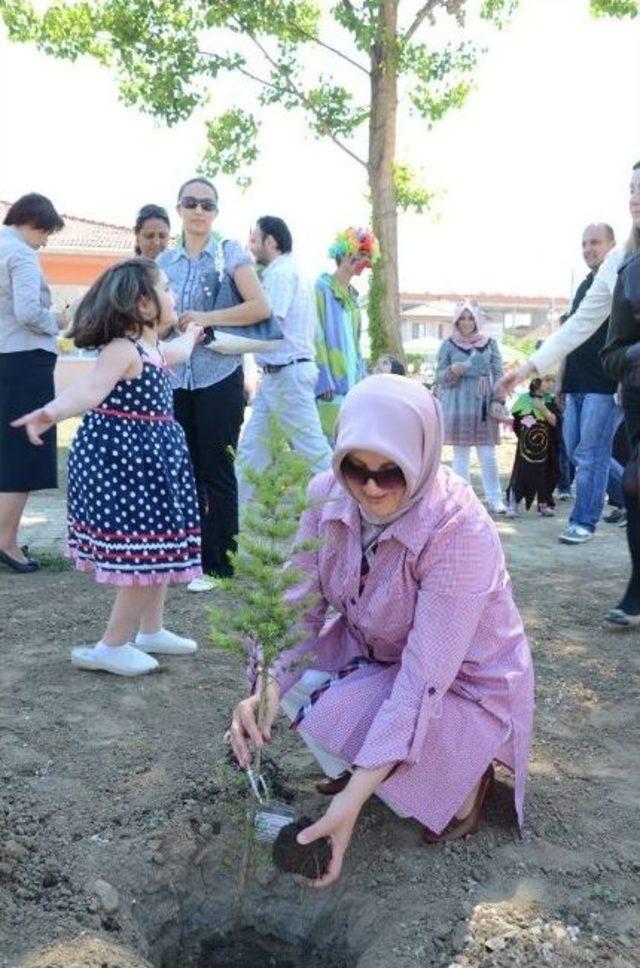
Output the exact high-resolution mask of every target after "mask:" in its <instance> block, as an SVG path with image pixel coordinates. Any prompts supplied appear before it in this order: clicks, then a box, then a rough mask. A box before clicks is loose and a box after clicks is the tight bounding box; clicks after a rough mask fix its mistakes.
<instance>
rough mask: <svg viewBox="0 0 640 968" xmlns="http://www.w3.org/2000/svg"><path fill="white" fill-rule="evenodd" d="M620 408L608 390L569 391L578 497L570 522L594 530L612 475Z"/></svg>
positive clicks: (570, 448) (569, 435) (568, 427)
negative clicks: (611, 467)
mask: <svg viewBox="0 0 640 968" xmlns="http://www.w3.org/2000/svg"><path fill="white" fill-rule="evenodd" d="M620 420H621V413H620V408H619V407H618V406H616V404H615V402H614V399H613V396H609V395H608V394H606V393H568V394H567V405H566V409H565V412H564V442H565V445H566V448H567V454H568V456H569V460H570V461H571V462H572V463H573V464H575V468H576V477H575V489H576V500H575V504H574V506H573V509H572V511H571V516H570V518H569V522H570V523H571V524H577V525H580V527H582V528H586V529H587V531H591V533H593V532H594V531H595V530H596V525H597V523H598V521H599V520H600V515H601V514H602V508H603V507H604V498H605V494H606V491H607V480H608V477H609V463H610V461H611V448H612V446H613V435H614V434H615V431H616V428H617V426H618V424H619V423H620Z"/></svg>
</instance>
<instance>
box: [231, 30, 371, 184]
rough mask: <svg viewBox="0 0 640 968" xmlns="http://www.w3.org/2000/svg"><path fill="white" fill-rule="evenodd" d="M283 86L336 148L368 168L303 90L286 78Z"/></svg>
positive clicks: (273, 63)
mask: <svg viewBox="0 0 640 968" xmlns="http://www.w3.org/2000/svg"><path fill="white" fill-rule="evenodd" d="M246 36H248V37H249V39H250V40H251V41H252V42H253V43H254V44H255V46H256V47H257V48H258V50H259V51H260V53H261V54H262V56H263V57H264V58H265V59H266V60H267V61H268V63H269V64H271V66H272V67H273V68H274V69H275V70H278V63H277V61H275V60H274V59H273V57H272V56H271V54H270V53H269V51H268V50H267V49H266V48H265V47H264V46H263V45H262V44H261V43H260V41H259V40H258V38H257V37H254V35H253V34H250V33H247V34H246ZM270 86H271V87H277V85H275V84H271V85H270ZM285 86H286V89H287V90H288V91H289V93H290V94H292V95H293V96H294V97H295V98H297V100H298V101H299V102H300V104H301V105H302V106H303V107H304V108H306V110H307V111H309V112H310V114H313V116H314V117H315V118H317V120H318V121H319V122H320V124H321V127H322V131H323V134H324V135H325V137H327V138H329V139H330V140H331V141H333V143H334V144H335V145H336V146H337V147H338V148H340V149H341V151H344V152H345V154H347V155H349V157H350V158H352V159H353V160H354V161H356V162H357V163H358V164H359V165H362V167H363V168H364V169H365V171H367V170H368V165H367V163H366V161H365V160H364V159H363V158H361V157H360V156H359V155H357V154H356V153H355V151H352V150H351V148H349V147H348V146H347V145H346V144H345V143H344V142H343V141H341V140H340V138H338V136H337V135H336V134H334V133H333V131H332V130H331V128H330V127H329V126H328V125H327V123H326V122H325V121H324V120H323V119H322V117H321V116H320V114H319V113H318V111H317V110H316V109H315V108H314V106H313V105H312V104H311V103H310V102H309V100H308V99H307V97H306V96H305V94H304V91H301V90H299V88H297V87H296V86H295V85H294V84H292V82H291V80H287V81H286V85H285Z"/></svg>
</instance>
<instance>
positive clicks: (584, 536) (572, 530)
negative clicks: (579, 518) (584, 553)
mask: <svg viewBox="0 0 640 968" xmlns="http://www.w3.org/2000/svg"><path fill="white" fill-rule="evenodd" d="M592 538H593V533H592V532H591V531H588V530H587V528H583V527H582V526H581V525H579V524H570V525H569V527H568V528H565V530H564V531H563V532H562V534H561V535H559V536H558V541H560V542H562V544H584V543H585V541H591V539H592Z"/></svg>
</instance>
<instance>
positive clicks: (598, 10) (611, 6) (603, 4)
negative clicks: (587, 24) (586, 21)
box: [589, 0, 640, 18]
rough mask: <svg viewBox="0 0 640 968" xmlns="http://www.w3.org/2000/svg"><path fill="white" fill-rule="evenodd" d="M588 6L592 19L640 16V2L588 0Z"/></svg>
mask: <svg viewBox="0 0 640 968" xmlns="http://www.w3.org/2000/svg"><path fill="white" fill-rule="evenodd" d="M589 6H590V8H591V13H592V14H593V16H594V17H620V18H622V17H637V16H638V15H639V14H640V0H590V2H589Z"/></svg>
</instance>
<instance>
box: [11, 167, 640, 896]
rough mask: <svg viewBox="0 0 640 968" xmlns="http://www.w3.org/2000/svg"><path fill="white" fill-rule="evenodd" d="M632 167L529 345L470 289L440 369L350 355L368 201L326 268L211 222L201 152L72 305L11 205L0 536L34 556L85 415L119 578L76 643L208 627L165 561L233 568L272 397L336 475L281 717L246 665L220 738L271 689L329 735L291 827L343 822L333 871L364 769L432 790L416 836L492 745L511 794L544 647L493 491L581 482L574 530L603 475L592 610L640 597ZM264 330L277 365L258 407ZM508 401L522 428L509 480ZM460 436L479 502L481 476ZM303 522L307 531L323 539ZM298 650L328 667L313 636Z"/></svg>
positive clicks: (325, 480)
mask: <svg viewBox="0 0 640 968" xmlns="http://www.w3.org/2000/svg"><path fill="white" fill-rule="evenodd" d="M630 197H631V202H630V210H631V216H632V233H631V237H630V239H629V240H628V242H627V243H626V244H625V245H622V246H616V244H615V237H614V233H613V230H612V229H611V227H610V226H609V225H607V224H603V223H596V224H591V225H589V226H587V228H586V229H585V231H584V234H583V238H582V250H583V255H584V259H585V262H586V264H587V268H588V270H589V271H588V274H587V276H586V278H585V279H584V280H583V282H582V283H581V284H580V286H579V287H578V289H577V291H576V293H575V296H574V299H573V302H572V305H571V309H570V312H569V313H568V314H567V316H566V318H565V319H564V320H563V325H562V327H561V328H560V329H559V330H558V331H557V332H556V333H555V334H553V335H552V336H551V337H550V338H549V339H547V340H546V341H545V342H544V343H543V344H542V345H541V346H539V347H538V349H536V351H535V353H534V354H533V356H532V357H531V359H530V360H528V361H527V362H526V363H524V364H522V365H520V366H519V367H517V368H516V369H515V370H512V371H511V372H509V373H506V372H505V368H504V366H503V361H502V358H501V351H500V346H499V343H498V342H497V341H496V340H495V339H493V338H491V337H490V336H489V335H488V334H487V332H486V329H485V316H484V313H483V311H482V308H481V307H480V306H478V305H476V304H475V303H474V302H472V301H464V302H462V303H460V304H459V305H458V306H456V308H455V311H454V313H453V317H452V320H451V331H450V334H449V335H447V336H446V337H445V338H444V339H443V341H442V344H441V347H440V350H439V353H438V358H437V362H436V365H435V386H434V388H433V392H431V391H430V390H429V389H427V388H426V387H424V386H421V385H420V381H419V379H408V378H407V376H406V375H405V367H404V364H403V362H402V361H401V360H399V359H396V358H394V357H392V356H388V355H383V356H380V357H379V358H378V359H377V360H376V361H373V364H368V363H367V361H365V359H364V358H363V355H362V347H361V335H362V313H361V297H360V294H359V293H358V291H357V290H356V288H355V287H354V285H353V282H354V279H357V277H358V276H360V275H361V274H362V273H363V272H364V271H365V270H367V269H371V268H373V267H374V266H375V263H376V261H377V260H378V258H379V257H380V252H379V246H378V242H377V240H376V238H375V236H374V234H373V232H372V231H371V230H370V229H368V228H354V227H349V228H346V229H344V230H342V231H340V232H339V233H338V234H337V235H336V237H335V238H334V239H333V241H332V242H331V244H330V246H329V248H328V255H329V257H330V258H331V259H332V261H333V271H331V272H328V271H327V272H323V273H322V274H320V276H319V277H318V278H317V279H316V280H315V283H314V282H313V281H312V280H310V279H309V278H308V277H307V276H306V274H305V273H304V272H303V271H302V269H301V268H300V266H299V265H298V264H297V262H296V260H295V257H294V240H293V237H292V233H291V230H290V228H289V226H288V225H287V224H286V223H285V221H284V220H283V219H282V218H280V217H278V216H273V215H263V216H260V217H258V218H257V219H256V221H255V224H254V226H253V228H252V230H251V233H250V237H249V240H248V243H247V245H244V244H243V243H241V242H240V241H238V240H235V239H233V238H230V237H224V236H222V235H220V234H219V233H217V232H215V231H214V229H213V225H214V222H215V220H216V218H217V215H218V210H219V197H218V192H217V190H216V187H215V186H214V185H213V184H212V183H211V182H210V181H209V180H208V179H206V178H203V177H200V176H197V177H193V178H190V179H188V180H187V181H186V182H185V183H184V184H183V185H181V186H180V188H179V190H178V192H177V215H178V219H179V221H180V230H179V234H178V236H177V238H175V239H174V240H173V241H172V240H171V220H170V217H169V214H168V213H167V211H166V210H165V209H163V208H162V207H160V206H158V205H152V204H149V205H145V206H143V207H142V208H141V209H140V211H139V213H138V216H137V218H136V220H135V226H134V232H133V236H134V238H133V241H132V249H133V250H134V255H133V257H132V258H131V259H128V260H125V261H123V262H121V263H118V264H115V265H114V266H112V267H111V268H110V269H109V270H108V271H107V272H106V273H104V274H103V275H102V276H101V277H100V278H99V279H98V280H96V281H95V283H94V284H93V285H92V286H91V287H90V289H89V290H88V292H87V293H86V294H85V295H84V296H83V298H82V300H81V301H80V303H79V305H78V306H77V307H76V308H75V310H74V312H73V313H72V314H70V313H69V312H67V311H66V310H64V311H62V312H58V311H56V310H55V309H54V308H53V307H52V298H51V293H50V290H49V287H48V286H47V284H46V281H45V280H44V278H43V276H42V273H41V270H40V267H39V264H38V261H37V257H36V252H37V250H38V249H39V248H40V247H42V246H43V245H46V242H47V240H48V238H49V237H50V235H51V234H52V233H54V232H57V231H60V230H61V229H62V228H63V226H64V221H63V218H62V217H61V216H60V215H59V214H58V213H57V211H56V210H55V208H54V206H53V204H52V203H51V202H50V201H49V200H48V199H47V198H45V197H44V196H42V195H37V194H30V195H26V196H23V197H22V198H20V199H19V200H18V201H17V202H16V203H15V204H14V205H13V206H11V208H10V209H9V211H8V213H7V215H6V217H5V224H4V227H3V228H2V229H1V230H0V563H2V564H3V565H4V566H5V567H7V568H9V569H11V570H12V571H13V572H15V573H16V574H23V575H24V574H31V573H34V572H36V571H38V570H39V563H38V562H37V560H35V559H34V558H33V557H32V556H31V555H30V552H29V549H28V548H27V547H26V546H21V545H20V543H19V538H18V531H19V525H20V519H21V515H22V513H23V511H24V508H25V505H26V502H27V500H28V497H29V494H30V493H31V492H33V491H36V490H39V489H46V488H52V487H55V486H56V484H57V479H56V438H55V428H56V424H57V423H59V422H60V421H61V420H64V419H66V418H68V417H70V416H74V415H78V416H82V421H81V423H80V427H79V429H78V432H77V434H76V436H75V438H74V442H73V444H72V446H71V449H70V452H69V466H68V481H69V483H68V537H69V542H68V549H69V554H70V555H71V557H72V558H73V559H74V560H75V563H76V566H77V568H78V569H80V570H84V571H91V572H92V573H93V574H94V576H95V578H96V580H97V581H98V582H100V583H103V584H106V585H111V586H114V588H115V600H114V603H113V606H112V609H111V614H110V616H109V619H108V621H107V623H106V626H105V628H104V631H103V634H102V636H101V638H100V640H99V642H97V643H96V644H95V645H94V646H91V647H77V648H75V649H73V650H72V654H71V658H72V662H73V664H74V665H75V666H76V667H78V668H80V669H84V670H90V671H106V672H110V673H114V674H117V675H122V676H137V675H142V674H146V673H148V672H150V671H153V670H154V669H155V668H156V667H157V665H158V662H157V660H156V659H155V658H154V655H160V656H162V655H173V656H188V655H193V653H194V652H195V651H196V649H197V643H196V642H195V641H194V640H193V639H191V638H189V637H187V636H183V635H181V634H177V633H174V632H171V631H169V630H167V629H166V628H165V627H164V604H165V598H166V593H167V587H168V585H170V584H176V583H183V584H185V585H186V587H187V588H188V589H189V590H190V591H194V592H208V591H212V590H214V589H215V588H216V587H217V581H218V579H219V578H224V577H227V578H229V577H232V575H233V557H232V553H233V551H234V550H235V548H236V540H237V535H238V532H239V529H240V528H241V527H242V517H243V508H245V507H246V506H247V503H248V502H250V501H251V500H252V483H251V480H250V475H249V474H248V470H249V469H253V470H256V471H259V470H261V469H262V468H264V467H265V466H266V465H267V463H268V461H269V449H268V440H267V438H268V433H269V423H270V420H271V418H272V417H273V416H275V417H277V418H278V420H279V421H280V424H281V426H282V427H283V428H284V430H285V432H286V434H287V436H288V438H289V442H290V445H291V447H292V448H294V449H295V450H297V451H299V452H300V453H301V454H302V455H303V456H304V457H305V458H306V460H307V461H308V464H309V470H310V474H312V475H314V476H313V479H312V483H311V486H310V495H311V497H312V498H314V499H315V498H320V499H321V500H318V501H315V500H314V501H312V503H311V505H310V507H309V509H308V510H307V511H306V512H305V513H304V515H303V518H302V520H301V522H300V533H299V539H300V540H301V541H302V544H301V545H300V547H301V548H302V551H301V552H300V553H299V554H300V555H301V559H300V561H299V562H298V563H299V564H300V566H301V571H302V573H303V574H305V575H306V578H305V581H304V582H303V585H302V587H301V588H300V589H299V590H298V592H297V594H299V595H301V596H302V597H303V598H304V600H305V601H306V600H307V599H306V597H305V596H308V595H309V594H311V593H313V596H314V604H312V605H311V606H310V607H309V611H308V613H307V615H306V617H305V620H304V623H303V626H304V630H305V632H304V636H303V637H302V638H301V641H300V643H299V644H298V645H297V646H296V647H294V649H293V650H291V654H290V655H289V654H283V656H281V658H280V660H279V662H278V665H277V668H275V667H274V669H272V670H268V673H269V675H270V677H271V684H270V693H269V707H268V717H269V721H268V723H267V725H266V727H265V725H264V724H263V725H262V731H261V730H259V729H258V726H257V722H256V719H255V714H256V708H257V706H256V702H257V698H256V694H255V692H253V693H252V694H251V695H250V696H248V697H247V698H246V699H244V700H242V701H241V702H240V703H239V704H238V705H237V707H236V708H235V710H234V712H233V716H232V721H231V729H230V739H231V743H232V745H233V749H234V751H235V754H236V757H237V759H238V762H239V763H240V764H241V765H244V766H246V765H248V764H249V763H250V762H251V755H252V754H251V750H252V747H256V746H263V745H264V744H265V743H266V742H268V740H269V736H270V725H271V722H272V721H273V719H274V718H275V715H276V713H277V710H278V708H279V707H280V708H282V710H283V711H284V712H285V713H286V714H287V716H289V718H290V719H291V720H292V723H293V726H294V727H295V728H297V729H299V730H300V733H301V735H302V736H303V738H304V740H305V742H306V743H307V744H308V746H309V748H310V749H311V750H312V752H313V753H314V755H315V756H316V758H317V760H318V762H319V763H320V765H321V766H322V768H323V770H324V771H325V773H326V774H327V779H326V780H324V781H323V782H322V783H320V784H318V789H319V790H320V792H322V793H326V794H330V795H332V796H333V798H334V799H333V801H332V804H331V806H330V808H329V810H328V811H327V812H326V814H325V815H324V817H323V818H321V820H319V821H318V822H317V823H316V824H314V825H312V827H310V828H308V829H307V830H305V831H302V833H301V834H299V842H300V843H310V842H311V841H313V840H315V839H317V838H319V837H323V836H328V837H329V838H330V841H331V845H332V861H331V865H330V867H329V870H328V872H327V873H326V874H325V875H324V877H323V878H322V879H321V880H320V881H318V882H317V883H318V884H319V885H320V886H324V884H327V883H331V882H332V881H333V880H335V879H336V877H337V876H338V875H339V873H340V869H341V866H342V859H343V856H344V852H345V851H346V849H347V846H348V843H349V840H350V837H351V833H352V830H353V827H354V824H355V822H356V819H357V817H358V815H359V812H360V810H361V808H362V805H363V804H364V802H365V801H366V799H367V798H368V797H369V796H371V795H372V793H374V792H375V793H377V794H378V795H379V796H380V797H381V798H382V799H383V800H385V802H386V803H387V804H388V805H389V806H390V807H391V808H392V809H393V810H395V811H396V812H397V813H398V814H399V815H400V816H413V817H415V818H416V819H418V820H419V821H420V822H421V823H422V824H423V825H424V827H425V834H424V839H425V841H426V842H427V843H430V844H433V843H441V842H443V841H446V840H455V839H458V838H459V837H463V836H466V835H467V834H469V833H473V832H474V831H475V829H477V826H478V823H479V821H480V816H481V812H482V809H483V805H484V803H485V800H486V798H487V797H488V796H489V795H490V791H491V785H492V781H493V764H494V762H499V763H501V764H503V765H505V766H507V767H508V768H510V769H511V770H512V771H513V772H514V774H515V780H516V782H515V800H516V808H517V815H518V820H519V821H520V822H521V820H522V813H523V800H524V783H525V777H526V768H527V767H526V761H527V752H528V748H529V743H530V737H531V722H532V711H533V677H532V668H531V657H530V654H529V649H528V645H527V642H526V638H525V636H524V631H523V628H522V622H521V619H520V616H519V614H518V611H517V609H516V606H515V604H514V602H513V599H512V596H511V590H510V585H509V583H508V582H507V580H506V572H505V568H504V559H503V557H502V551H501V547H500V541H499V537H498V532H497V530H496V526H495V523H494V522H493V521H492V520H491V519H492V518H498V519H500V518H503V517H504V518H511V519H514V518H515V517H516V516H517V515H518V514H519V513H521V512H524V511H526V510H528V509H530V508H531V507H532V505H533V504H534V503H535V505H536V508H537V514H538V515H539V516H540V517H541V518H542V517H544V518H549V517H552V516H553V515H554V509H555V507H556V501H558V500H563V499H564V500H566V499H571V498H573V499H574V503H573V506H572V508H571V510H570V514H569V522H568V525H567V526H566V528H565V529H564V530H563V531H562V532H561V533H560V534H559V536H558V537H559V541H560V542H562V543H563V544H566V545H574V546H577V545H583V544H585V543H587V542H588V541H589V540H590V539H592V538H593V536H594V533H595V531H596V529H597V527H598V524H599V521H600V520H601V517H602V514H603V509H604V505H605V500H606V496H607V494H608V495H609V500H610V503H611V509H610V511H609V513H608V514H607V515H606V516H605V520H607V521H609V522H610V523H616V522H617V523H620V522H624V523H626V527H627V536H628V543H629V550H630V554H631V560H632V571H631V578H630V580H629V583H628V587H627V589H626V591H625V594H624V595H623V597H622V599H621V600H620V602H619V603H618V604H617V605H616V606H615V607H614V608H612V609H610V610H609V612H608V613H607V615H606V619H607V621H609V622H610V623H612V624H614V625H617V626H624V627H629V626H634V625H640V485H639V481H640V463H639V461H640V458H639V456H638V455H639V451H640V163H639V164H637V165H635V167H634V169H633V172H632V179H631V196H630ZM71 317H72V318H71ZM69 327H70V329H69ZM67 330H68V334H69V336H70V337H71V338H72V339H73V340H74V341H75V343H76V345H77V346H79V347H84V348H89V349H92V350H95V351H97V358H96V361H95V365H94V367H93V369H92V370H91V371H90V372H89V373H88V374H87V375H86V376H85V377H83V378H82V379H80V380H79V381H78V382H77V383H75V384H74V385H73V386H72V387H70V388H68V389H67V390H65V391H64V392H62V393H61V394H59V395H58V396H57V397H56V396H55V395H54V385H53V370H54V365H55V360H56V340H57V337H58V334H59V333H61V332H63V331H67ZM249 346H251V347H252V351H253V352H254V353H255V360H256V363H257V366H258V368H259V370H260V372H261V379H260V383H259V387H258V389H257V392H255V394H254V396H253V399H252V401H251V403H252V406H251V413H250V415H249V416H248V419H247V415H246V405H247V393H246V389H245V376H246V374H245V370H246V359H244V358H243V357H244V356H245V355H246V352H247V349H246V348H247V347H249ZM371 371H372V372H371ZM550 374H551V375H550ZM523 381H527V383H528V386H527V387H525V388H524V390H523V391H522V392H520V393H519V394H518V395H516V394H515V393H514V391H515V390H516V387H517V386H518V384H519V383H522V382H523ZM243 425H244V429H243ZM505 427H508V428H510V430H511V431H512V432H513V434H514V435H515V439H514V441H513V443H514V446H513V462H512V468H511V470H510V473H508V475H504V478H503V479H502V480H501V476H500V465H499V461H498V451H499V447H500V445H501V439H502V429H503V428H505ZM443 444H445V445H450V446H451V448H452V470H448V469H446V468H444V467H442V463H441V451H442V445H443ZM474 449H475V452H476V455H477V457H478V460H479V464H480V472H481V479H482V487H483V491H484V499H485V505H486V507H484V508H483V507H482V504H481V502H480V500H479V499H478V497H477V496H476V495H475V494H474V492H473V490H472V488H471V486H470V484H469V479H470V459H471V455H472V451H473V450H474ZM234 454H235V460H234ZM622 505H624V507H622ZM487 512H488V513H487ZM309 539H312V541H313V542H316V541H320V544H319V545H318V546H317V547H316V545H315V544H313V548H314V550H313V551H311V552H310V551H308V550H307V549H308V547H310V546H309V544H308V541H309ZM329 609H331V610H332V612H333V615H334V619H333V621H332V622H331V623H326V622H325V618H326V616H327V612H328V610H329ZM308 653H312V655H311V658H312V660H313V665H312V667H308V666H301V665H300V662H299V660H300V658H301V657H303V656H307V654H308ZM289 659H290V660H291V661H290V662H289ZM254 672H256V677H259V676H260V675H263V674H265V670H260V669H257V670H255V669H254ZM256 677H254V686H255V682H256V681H257V680H256ZM485 703H486V708H485ZM471 736H473V742H470V741H469V740H464V737H471ZM461 737H462V739H461ZM460 743H462V744H463V746H464V745H465V743H466V746H465V748H464V750H463V754H464V755H461V750H460Z"/></svg>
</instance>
